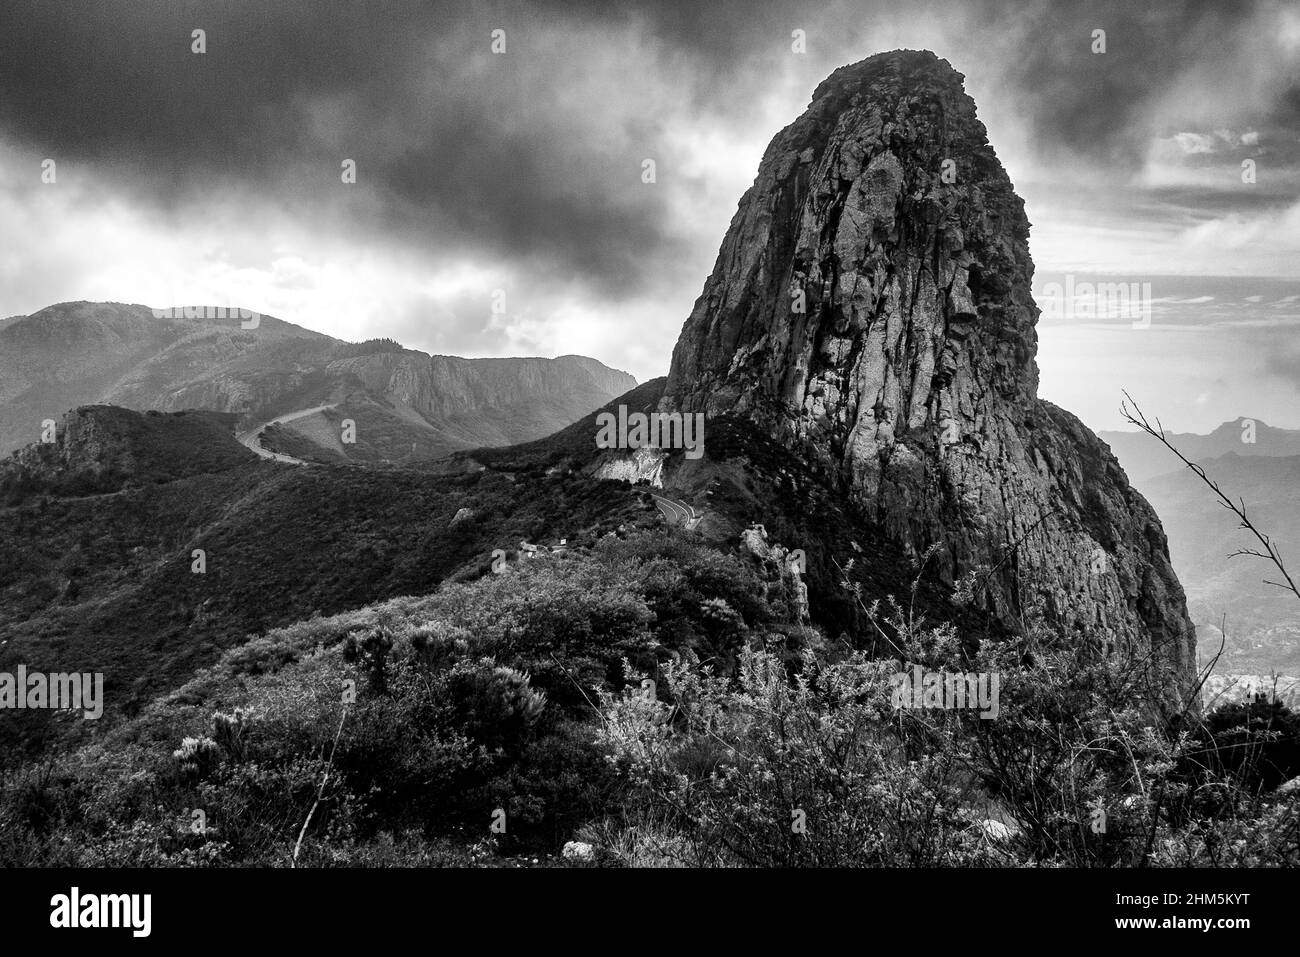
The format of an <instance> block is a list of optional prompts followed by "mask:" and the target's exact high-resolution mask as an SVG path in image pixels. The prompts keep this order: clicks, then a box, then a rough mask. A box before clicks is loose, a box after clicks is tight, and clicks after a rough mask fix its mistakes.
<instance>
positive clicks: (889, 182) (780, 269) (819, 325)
mask: <svg viewBox="0 0 1300 957" xmlns="http://www.w3.org/2000/svg"><path fill="white" fill-rule="evenodd" d="M1028 235H1029V222H1028V220H1027V219H1026V217H1025V212H1024V204H1023V202H1022V201H1021V200H1020V199H1019V197H1017V196H1016V194H1015V192H1014V191H1013V189H1012V186H1011V182H1010V180H1009V179H1008V177H1007V174H1006V172H1005V171H1004V170H1003V169H1002V166H1001V164H1000V163H999V162H998V159H997V157H996V156H995V154H994V152H993V149H992V147H990V146H989V144H988V140H987V135H986V132H985V129H984V126H983V124H982V123H980V121H979V120H978V119H977V118H976V115H975V104H974V102H973V101H972V100H971V98H970V97H969V96H967V95H966V93H965V92H964V90H963V87H962V76H961V74H959V73H957V72H956V71H955V70H953V69H952V67H951V66H950V65H949V64H948V63H947V61H944V60H940V59H938V58H936V57H935V56H934V55H933V54H931V53H927V52H913V51H897V52H893V53H887V54H882V55H879V56H875V57H872V58H870V59H868V60H865V61H863V62H861V63H857V64H854V65H852V66H847V67H844V68H842V69H839V70H837V71H836V72H835V73H834V74H832V75H831V76H830V77H829V78H828V79H827V80H826V81H824V82H823V83H822V84H821V85H820V86H819V87H818V88H817V90H816V92H815V93H814V94H813V102H812V105H811V106H810V107H809V109H808V110H807V112H806V113H804V115H803V116H801V117H800V118H799V119H798V120H796V121H795V122H794V123H793V124H791V125H790V126H788V127H787V128H786V129H784V130H783V131H781V133H779V134H778V135H777V136H776V138H775V139H774V140H773V141H772V143H771V145H770V146H769V147H768V149H767V152H766V154H765V155H764V157H763V161H762V164H761V166H760V167H759V171H758V178H757V179H756V180H755V182H754V185H753V186H752V187H751V188H750V190H749V191H748V192H747V193H746V194H745V196H744V197H743V199H742V200H741V202H740V208H739V210H738V211H737V213H736V215H735V217H734V218H733V219H732V222H731V226H730V229H729V230H728V232H727V235H726V238H725V239H724V240H723V243H722V248H721V251H720V252H719V255H718V260H717V264H716V265H715V267H714V270H713V274H712V275H711V276H710V278H709V280H708V281H707V283H706V284H705V287H704V292H703V293H702V295H701V296H700V298H699V299H698V300H697V301H696V304H695V308H694V310H693V311H692V313H691V315H690V317H689V319H687V321H686V324H685V327H684V328H683V331H682V335H681V338H680V340H679V341H678V343H677V346H676V349H675V350H674V352H673V363H672V370H671V373H670V375H669V378H668V383H667V387H666V391H665V395H664V399H663V401H662V403H661V408H663V409H665V410H681V411H692V412H693V411H704V412H705V413H706V414H709V415H719V414H723V413H731V414H739V415H743V416H745V417H747V418H749V419H750V420H752V421H754V422H756V423H758V424H759V425H760V426H762V427H763V428H764V430H765V431H768V432H770V434H772V435H773V436H774V437H776V438H777V439H778V440H780V441H781V442H782V443H783V444H785V445H787V446H788V447H790V448H792V449H795V450H798V451H799V452H801V453H802V454H804V455H806V456H808V457H810V458H812V459H814V460H816V461H818V462H819V463H820V464H821V466H822V467H823V468H825V470H826V471H827V473H828V474H829V475H830V476H831V477H832V480H833V481H834V482H836V483H837V484H839V485H840V486H841V487H842V488H843V490H844V492H845V493H846V494H847V495H848V496H849V497H850V498H851V499H852V500H853V501H854V502H855V503H856V504H857V506H858V507H859V508H860V509H861V510H862V511H863V512H864V514H865V515H866V516H867V517H868V520H869V521H871V522H872V523H874V524H875V525H876V526H877V528H878V529H879V530H880V532H881V533H882V534H883V535H884V536H886V537H887V538H888V539H890V540H893V541H896V542H898V543H900V544H902V545H903V546H904V548H906V549H907V550H909V551H912V552H919V551H921V550H923V549H924V548H926V547H927V546H929V545H931V544H933V543H938V544H940V545H941V546H942V549H941V551H940V553H939V555H938V556H937V561H938V562H939V569H940V575H941V576H942V578H943V580H945V581H948V582H955V581H957V580H958V579H959V578H961V577H962V576H964V575H967V574H968V573H970V572H972V571H978V573H979V578H978V582H979V587H978V588H977V589H976V596H977V600H979V601H982V602H983V603H984V604H985V606H986V607H987V608H988V609H989V610H990V611H992V612H993V613H994V614H995V616H996V617H998V618H999V619H1000V620H1003V621H1005V622H1007V623H1008V624H1010V625H1012V626H1013V627H1017V628H1022V627H1024V626H1025V622H1026V621H1027V620H1029V619H1030V618H1032V617H1035V615H1036V614H1037V613H1038V612H1041V615H1042V617H1043V619H1044V620H1045V621H1046V623H1047V624H1048V626H1049V627H1050V628H1051V629H1052V630H1053V631H1056V632H1057V633H1060V634H1064V635H1067V636H1072V637H1077V638H1078V639H1082V640H1093V641H1096V642H1098V643H1099V644H1101V645H1102V646H1103V647H1107V648H1125V647H1127V648H1129V649H1130V650H1134V651H1138V652H1146V651H1151V652H1154V654H1152V655H1151V659H1152V661H1154V662H1155V664H1156V665H1157V666H1158V667H1159V668H1160V669H1161V672H1162V674H1161V676H1160V678H1159V680H1160V681H1161V682H1162V685H1163V687H1164V688H1166V689H1168V690H1178V691H1186V690H1187V689H1188V687H1189V683H1190V680H1191V677H1192V672H1193V668H1194V648H1195V636H1194V632H1193V628H1192V624H1191V621H1190V619H1189V618H1188V615H1187V610H1186V603H1185V600H1184V596H1183V590H1182V588H1181V586H1180V585H1179V583H1178V580H1177V578H1176V577H1175V575H1174V573H1173V570H1172V568H1171V566H1170V564H1169V557H1168V548H1167V545H1166V542H1165V536H1164V532H1163V531H1162V529H1161V527H1160V522H1159V520H1158V519H1157V517H1156V515H1155V513H1154V512H1153V511H1152V509H1151V508H1150V506H1149V505H1148V504H1147V503H1146V501H1145V500H1144V499H1143V498H1142V497H1141V496H1140V495H1139V494H1137V493H1136V492H1135V491H1133V489H1132V488H1130V487H1129V484H1128V481H1127V479H1126V478H1125V476H1124V473H1123V472H1122V471H1121V469H1120V468H1119V466H1118V464H1117V463H1116V461H1115V459H1114V457H1113V456H1112V455H1111V454H1110V451H1109V449H1108V448H1107V447H1106V446H1105V445H1104V444H1103V443H1101V442H1100V441H1099V440H1098V439H1097V438H1096V437H1095V436H1094V435H1093V434H1092V433H1091V432H1090V431H1088V429H1086V428H1085V427H1084V426H1083V425H1082V424H1081V423H1080V422H1079V421H1078V420H1077V419H1076V418H1074V417H1073V416H1072V415H1070V414H1069V413H1067V412H1064V411H1062V410H1061V409H1058V408H1057V407H1055V406H1053V405H1051V404H1050V403H1048V402H1045V401H1043V400H1040V399H1038V398H1037V385H1038V370H1037V366H1036V364H1035V361H1034V356H1035V352H1036V349H1037V337H1036V334H1035V330H1034V324H1035V322H1036V320H1037V317H1038V312H1039V310H1038V308H1037V306H1036V305H1035V304H1034V302H1033V299H1032V298H1031V296H1030V280H1031V277H1032V273H1033V263H1032V262H1031V261H1030V257H1029V249H1028V243H1027V240H1028Z"/></svg>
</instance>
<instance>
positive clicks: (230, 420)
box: [0, 406, 257, 502]
mask: <svg viewBox="0 0 1300 957" xmlns="http://www.w3.org/2000/svg"><path fill="white" fill-rule="evenodd" d="M237 418H238V417H237V416H235V415H232V414H229V413H221V412H201V411H189V412H177V413H160V412H148V413H143V414H142V413H139V412H132V411H130V410H128V409H119V408H116V407H114V406H84V407H82V408H79V409H73V410H72V411H71V412H69V413H68V414H67V415H65V416H64V417H63V419H62V421H60V422H58V423H56V425H55V427H54V429H53V430H52V434H51V432H50V431H48V430H47V432H46V434H45V436H44V438H46V439H49V441H41V442H33V443H32V444H30V445H27V446H24V447H23V448H21V449H19V450H18V451H17V452H15V453H14V454H13V455H12V456H10V457H9V458H7V459H0V501H8V502H13V501H20V500H21V499H23V498H24V497H26V496H29V495H31V494H34V493H53V494H62V495H91V494H99V493H104V492H112V491H117V490H118V489H120V488H123V487H125V486H127V485H136V486H140V485H153V484H157V483H160V482H169V481H173V480H175V479H179V478H184V477H186V476H190V475H199V474H203V473H210V472H222V471H226V470H227V469H233V468H237V467H238V466H241V465H248V464H251V463H252V462H255V461H256V460H257V459H256V457H255V456H254V455H253V454H252V453H251V452H249V451H248V450H247V449H245V448H244V447H243V446H241V445H240V444H239V443H238V442H236V441H235V437H234V434H233V429H234V427H235V420H236V419H237Z"/></svg>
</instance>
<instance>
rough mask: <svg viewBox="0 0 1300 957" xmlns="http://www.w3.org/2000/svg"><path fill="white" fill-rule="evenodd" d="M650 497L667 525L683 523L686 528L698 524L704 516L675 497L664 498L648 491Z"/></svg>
mask: <svg viewBox="0 0 1300 957" xmlns="http://www.w3.org/2000/svg"><path fill="white" fill-rule="evenodd" d="M650 497H651V498H653V499H654V500H655V506H656V507H657V508H658V509H659V511H660V512H661V513H663V517H664V518H665V519H667V521H668V524H669V525H677V524H681V525H684V526H685V527H686V528H687V529H688V530H689V529H692V528H694V527H695V526H696V525H698V524H700V521H701V520H702V519H703V518H704V516H703V515H701V514H699V513H698V512H696V511H695V507H694V506H692V505H690V504H689V503H687V502H679V501H677V500H675V499H671V498H665V497H664V496H662V495H656V494H655V493H654V492H651V493H650Z"/></svg>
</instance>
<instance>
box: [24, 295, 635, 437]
mask: <svg viewBox="0 0 1300 957" xmlns="http://www.w3.org/2000/svg"><path fill="white" fill-rule="evenodd" d="M211 312H215V310H212V311H211ZM635 385H636V380H635V379H634V378H633V377H632V376H630V375H628V374H627V373H625V372H619V371H617V370H614V369H610V368H608V367H607V366H604V365H602V364H601V363H600V362H597V361H596V360H595V359H589V358H586V357H583V356H561V357H559V358H556V359H543V358H517V359H516V358H511V359H463V358H458V357H455V356H430V355H427V354H425V353H423V352H418V351H416V350H413V349H405V348H403V347H402V346H401V345H400V344H398V343H396V342H393V341H392V340H387V339H378V340H371V341H369V342H364V343H355V344H354V343H347V342H343V341H341V340H338V339H334V338H331V337H329V336H326V335H322V334H321V333H318V332H313V331H312V330H310V329H304V328H302V327H301V326H296V325H293V324H292V323H288V322H283V321H281V320H279V319H275V318H273V317H270V316H263V317H261V318H260V321H259V323H258V325H257V327H256V328H253V329H244V328H241V321H240V319H239V318H237V317H229V318H158V317H157V316H155V314H154V311H153V310H152V309H150V308H149V307H148V306H141V305H124V304H121V303H91V302H70V303H61V304H59V305H55V306H50V307H49V308H47V309H42V310H41V311H39V312H36V313H33V314H31V315H29V316H13V317H10V318H8V319H5V320H3V321H0V454H7V453H9V452H12V451H13V450H15V449H17V448H19V447H21V446H23V445H26V444H27V443H30V442H33V441H35V440H36V439H37V438H39V435H40V430H41V423H42V422H44V421H46V420H56V421H57V420H59V419H60V418H61V417H62V416H63V414H64V413H65V412H67V411H69V410H70V409H73V408H75V407H78V406H83V405H92V404H104V405H115V406H121V407H124V408H128V409H136V410H149V409H153V410H158V411H166V412H171V411H180V410H183V409H203V410H208V411H214V412H233V413H236V414H238V416H239V425H240V427H241V428H244V429H248V428H256V427H259V426H260V425H262V424H263V423H267V422H270V421H271V420H273V419H275V418H277V417H280V416H284V415H286V414H291V413H294V412H297V411H299V410H303V409H308V408H317V407H328V411H323V412H321V413H319V414H317V415H315V416H309V417H304V418H301V419H298V420H296V421H294V422H293V423H292V426H282V427H280V428H279V431H280V433H281V435H280V438H281V440H282V441H288V442H293V443H295V444H296V445H297V447H298V448H299V450H300V451H306V452H308V453H310V454H308V455H307V456H305V457H310V458H318V459H322V460H332V461H349V460H357V461H365V462H383V461H391V462H411V461H417V460H422V459H431V458H437V457H440V456H442V455H445V454H447V453H448V452H451V451H453V450H456V449H464V448H473V447H480V446H492V445H508V444H512V443H516V442H526V441H529V440H532V439H536V438H540V437H542V436H545V435H548V434H550V433H551V432H554V431H556V430H557V429H560V428H563V427H564V426H566V425H568V424H569V423H571V422H573V421H574V420H575V419H577V418H580V417H582V416H583V415H586V414H587V413H588V412H590V411H592V410H593V409H596V408H598V407H600V406H601V405H604V404H605V403H606V402H608V401H609V400H610V399H612V398H614V397H615V396H618V395H621V394H622V393H624V392H626V391H628V390H629V389H631V388H633V387H634V386H635ZM343 419H351V420H352V421H353V422H354V423H355V426H356V428H355V441H354V442H348V441H344V440H343V433H342V429H341V427H340V426H341V423H342V420H343Z"/></svg>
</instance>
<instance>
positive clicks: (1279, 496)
mask: <svg viewBox="0 0 1300 957" xmlns="http://www.w3.org/2000/svg"><path fill="white" fill-rule="evenodd" d="M1098 434H1099V435H1100V436H1101V438H1102V439H1103V440H1104V441H1106V442H1107V443H1109V445H1110V447H1111V449H1112V450H1114V452H1115V454H1116V456H1117V457H1118V459H1119V461H1120V465H1121V466H1123V468H1124V470H1125V471H1126V472H1127V473H1128V475H1129V477H1130V479H1131V480H1132V482H1133V484H1134V485H1135V486H1136V487H1137V489H1138V490H1139V491H1140V492H1142V493H1143V495H1145V496H1146V498H1147V500H1148V501H1150V503H1151V504H1152V506H1154V507H1155V510H1156V513H1157V514H1158V515H1159V516H1160V520H1161V522H1162V523H1163V525H1164V528H1165V533H1166V534H1167V535H1168V537H1169V554H1170V559H1171V560H1172V562H1173V565H1174V570H1175V571H1176V572H1177V573H1178V578H1179V580H1180V581H1181V582H1182V584H1183V587H1184V589H1185V590H1186V592H1187V603H1188V609H1189V611H1190V612H1191V615H1192V620H1193V621H1194V622H1195V623H1196V631H1197V644H1198V647H1199V650H1200V653H1201V656H1202V658H1203V659H1205V658H1207V657H1208V656H1209V655H1211V654H1213V653H1214V652H1215V651H1216V650H1217V649H1218V647H1219V642H1220V638H1221V637H1223V632H1224V631H1226V633H1227V637H1226V642H1225V644H1224V647H1225V652H1224V657H1223V659H1222V660H1221V662H1220V666H1219V668H1218V669H1216V670H1217V671H1218V672H1224V671H1227V672H1231V673H1235V674H1248V675H1265V674H1268V673H1269V672H1270V671H1273V670H1276V671H1279V672H1282V673H1284V674H1288V675H1292V676H1295V675H1300V599H1297V598H1296V597H1295V596H1294V595H1292V594H1291V593H1289V592H1287V591H1284V590H1282V589H1280V588H1276V587H1273V586H1271V585H1266V584H1264V583H1263V579H1265V578H1268V579H1272V580H1277V579H1278V575H1277V573H1276V571H1275V570H1274V569H1273V567H1272V566H1271V565H1270V564H1269V563H1268V562H1266V561H1264V560H1262V559H1258V558H1250V557H1245V556H1238V557H1235V558H1229V557H1228V556H1229V554H1230V553H1231V552H1233V551H1235V550H1236V549H1238V548H1244V547H1248V546H1251V545H1258V543H1257V542H1255V540H1254V539H1253V537H1252V536H1251V535H1250V534H1249V533H1248V532H1246V531H1244V530H1242V529H1240V528H1239V527H1238V521H1237V519H1236V517H1235V516H1234V515H1233V514H1232V513H1231V512H1229V511H1228V510H1227V509H1225V508H1224V507H1223V506H1222V505H1221V504H1220V503H1219V502H1218V500H1217V499H1216V498H1215V497H1214V494H1213V493H1212V492H1211V491H1210V490H1209V489H1208V488H1207V487H1206V486H1205V485H1204V483H1202V482H1201V481H1200V479H1198V478H1197V477H1196V476H1195V475H1194V474H1193V473H1192V471H1191V470H1190V469H1188V468H1186V467H1185V466H1183V465H1182V463H1181V462H1179V461H1178V459H1177V458H1176V457H1175V456H1174V455H1173V454H1172V453H1170V452H1169V451H1168V450H1167V449H1165V448H1164V447H1163V446H1161V445H1160V443H1159V442H1157V441H1156V440H1155V439H1153V438H1151V437H1150V436H1148V435H1145V434H1143V433H1140V432H1100V433H1098ZM1165 434H1166V437H1167V438H1168V440H1169V441H1170V442H1171V443H1172V444H1173V445H1174V446H1175V447H1176V448H1178V449H1179V450H1180V451H1181V452H1182V453H1183V454H1184V455H1186V456H1187V457H1188V458H1189V459H1191V460H1192V461H1193V462H1195V463H1197V464H1198V465H1200V466H1201V467H1202V468H1204V469H1205V470H1206V472H1207V474H1208V475H1209V476H1210V478H1212V479H1214V480H1215V481H1216V482H1218V483H1219V485H1220V487H1221V488H1222V489H1223V491H1224V492H1225V493H1226V494H1227V495H1229V496H1231V498H1232V499H1233V500H1234V501H1236V500H1238V499H1240V500H1241V501H1243V502H1245V504H1246V508H1247V513H1248V514H1249V515H1250V517H1251V520H1252V521H1253V522H1255V523H1256V525H1257V526H1258V527H1259V528H1260V529H1261V530H1263V531H1264V532H1265V533H1266V534H1268V535H1269V536H1271V538H1272V539H1273V541H1274V543H1275V544H1276V545H1277V546H1278V547H1279V549H1280V550H1281V553H1282V557H1283V560H1284V561H1287V560H1289V568H1290V571H1291V573H1292V575H1293V576H1300V431H1295V430H1290V429H1279V428H1275V427H1273V426H1270V425H1267V424H1265V423H1264V422H1261V421H1259V420H1256V419H1248V418H1238V419H1233V420H1231V421H1228V422H1225V423H1223V424H1222V425H1220V426H1219V427H1218V428H1216V429H1215V430H1214V431H1213V432H1211V433H1209V434H1208V435H1199V434H1195V433H1172V432H1166V433H1165ZM1250 438H1253V439H1254V441H1253V442H1251V441H1248V440H1249V439H1250ZM1221 629H1222V631H1221Z"/></svg>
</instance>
